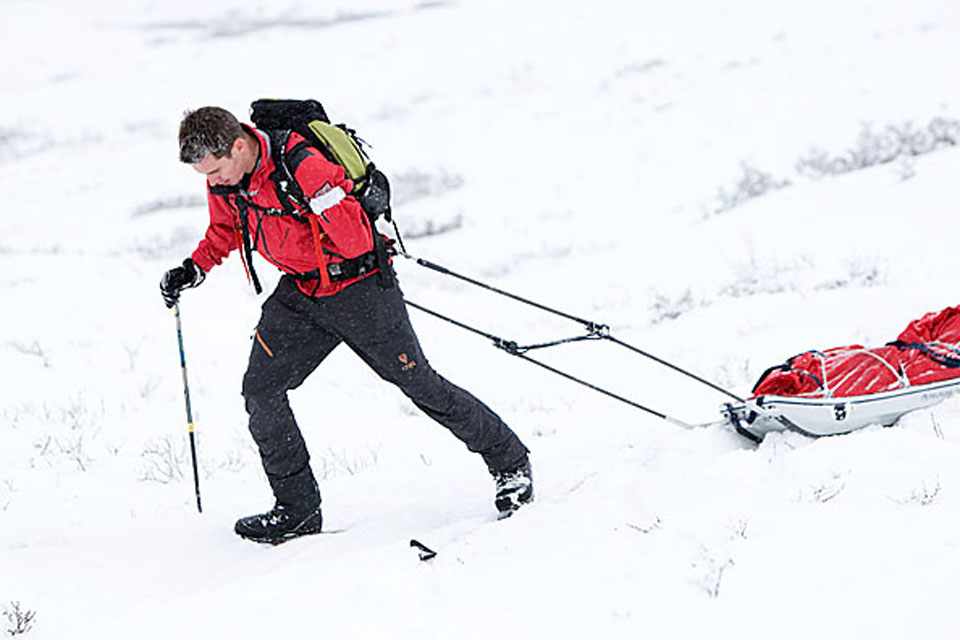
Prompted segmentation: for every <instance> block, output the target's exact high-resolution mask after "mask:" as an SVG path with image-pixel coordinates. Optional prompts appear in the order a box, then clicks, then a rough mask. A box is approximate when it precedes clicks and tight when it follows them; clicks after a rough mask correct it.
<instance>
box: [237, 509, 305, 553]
mask: <svg viewBox="0 0 960 640" xmlns="http://www.w3.org/2000/svg"><path fill="white" fill-rule="evenodd" d="M321 526H323V515H322V514H321V513H320V506H319V505H317V507H316V508H314V509H313V510H310V511H297V510H295V509H293V508H291V507H286V506H284V505H282V504H277V505H276V506H274V507H273V509H270V511H267V512H266V513H261V514H258V515H255V516H247V517H245V518H240V519H239V520H237V524H236V525H235V526H234V528H233V530H234V531H235V532H236V533H237V535H238V536H240V537H241V538H246V539H247V540H253V541H254V542H265V543H270V544H280V543H281V542H286V541H287V540H290V539H291V538H297V537H299V536H306V535H310V534H312V533H320V527H321Z"/></svg>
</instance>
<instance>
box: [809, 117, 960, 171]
mask: <svg viewBox="0 0 960 640" xmlns="http://www.w3.org/2000/svg"><path fill="white" fill-rule="evenodd" d="M958 141H960V121H958V120H952V119H947V118H934V119H933V120H931V121H930V123H929V124H927V126H925V127H917V126H916V125H915V124H913V123H911V122H906V123H903V124H899V125H888V126H887V127H885V128H883V129H881V130H879V131H875V130H874V129H873V127H872V126H871V125H869V124H865V125H863V128H862V129H861V131H860V135H859V136H857V140H856V142H855V143H854V145H853V146H852V147H850V148H848V149H846V150H845V151H842V152H840V153H839V154H835V155H832V154H830V153H829V152H827V151H824V150H823V149H819V148H813V149H811V150H810V151H809V152H808V153H807V155H805V156H803V157H801V158H800V160H798V161H797V171H798V172H799V173H800V174H801V175H805V176H807V177H811V178H822V177H824V176H836V175H841V174H844V173H850V172H853V171H858V170H860V169H866V168H868V167H873V166H877V165H880V164H886V163H889V162H893V161H894V160H897V159H899V158H904V157H913V156H920V155H923V154H926V153H930V152H932V151H936V150H937V149H942V148H944V147H951V146H956V145H957V143H958ZM912 174H913V169H912V167H908V168H907V169H906V170H905V171H902V172H901V177H902V178H903V179H907V178H908V177H912ZM904 175H906V176H907V178H904V177H903V176H904Z"/></svg>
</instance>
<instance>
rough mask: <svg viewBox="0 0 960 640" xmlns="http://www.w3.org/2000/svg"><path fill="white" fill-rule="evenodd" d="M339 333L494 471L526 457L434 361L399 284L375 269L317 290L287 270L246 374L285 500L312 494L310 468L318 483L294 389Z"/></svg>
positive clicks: (258, 431) (263, 443) (266, 458)
mask: <svg viewBox="0 0 960 640" xmlns="http://www.w3.org/2000/svg"><path fill="white" fill-rule="evenodd" d="M341 342H344V343H346V344H347V346H349V347H350V348H351V349H352V350H353V351H354V352H355V353H356V354H357V355H358V356H360V358H361V359H363V361H364V362H366V363H367V364H368V365H369V366H370V367H371V368H372V369H373V370H374V371H376V372H377V374H379V376H380V377H381V378H383V379H384V380H386V381H387V382H391V383H393V384H395V385H396V386H397V387H398V388H399V389H400V390H401V391H402V392H403V393H404V394H405V395H406V396H407V397H409V398H410V399H411V400H412V401H413V402H414V404H415V405H416V406H417V407H419V408H420V409H421V410H422V411H423V412H424V413H426V414H427V415H429V416H430V417H431V418H433V419H434V420H436V421H437V422H439V423H440V424H442V425H443V426H445V427H446V428H447V429H449V430H450V431H451V432H452V433H453V435H455V436H456V437H457V438H459V439H460V440H461V441H462V442H463V443H464V444H465V445H466V446H467V448H468V449H469V450H470V451H473V452H476V453H479V454H480V455H481V456H482V457H483V460H484V462H485V463H486V465H487V467H488V469H490V471H492V472H493V471H502V470H508V469H513V468H516V467H518V466H520V465H522V464H523V463H524V462H525V460H526V457H527V448H526V447H525V446H524V445H523V443H522V442H520V439H519V438H518V437H517V436H516V434H514V433H513V431H511V430H510V428H509V427H507V425H506V424H504V422H503V420H501V419H500V417H499V416H498V415H497V414H495V413H494V412H493V411H491V410H490V409H489V408H488V407H487V406H486V405H484V404H483V403H482V402H480V401H479V400H477V399H476V398H475V397H473V396H472V395H471V394H469V393H468V392H466V391H464V390H463V389H461V388H459V387H457V386H455V385H453V384H451V383H450V382H448V381H447V380H445V379H444V378H443V377H442V376H440V375H439V374H438V373H437V372H436V371H434V370H433V368H432V367H431V366H430V364H429V363H428V362H427V359H426V358H425V357H424V355H423V351H422V350H421V349H420V343H419V341H418V340H417V336H416V334H415V333H414V332H413V328H412V327H411V326H410V319H409V317H408V316H407V309H406V304H404V302H403V294H402V292H401V291H400V287H399V285H396V284H395V285H394V286H393V287H391V288H389V289H383V288H381V287H380V285H379V281H378V278H377V276H370V277H367V278H364V279H363V280H361V281H359V282H357V283H355V284H352V285H350V286H349V287H347V288H346V289H344V290H343V291H341V292H339V293H337V294H336V295H333V296H326V297H318V298H313V297H310V296H307V295H305V294H303V293H302V292H301V291H300V290H299V289H298V288H297V284H296V281H295V280H294V279H293V278H290V277H287V276H285V277H283V278H281V280H280V283H279V285H278V286H277V288H276V290H275V291H274V292H273V293H272V294H271V295H270V297H269V298H268V299H267V301H266V302H265V303H264V305H263V313H262V315H261V317H260V322H259V324H258V325H257V331H256V334H255V335H254V340H253V347H252V350H251V352H250V362H249V364H248V367H247V372H246V375H245V376H244V378H243V396H244V400H245V401H246V408H247V412H248V413H249V414H250V433H251V434H252V435H253V438H254V440H255V441H256V443H257V446H258V447H259V449H260V456H261V458H262V460H263V468H264V471H266V474H267V478H268V479H269V480H270V483H271V486H272V487H273V489H274V493H275V494H277V498H278V500H280V501H281V502H300V501H302V500H310V499H311V498H309V497H306V496H298V495H297V494H298V493H303V492H304V491H306V489H305V488H304V486H303V483H304V481H303V478H304V477H308V478H309V482H310V483H311V484H312V483H313V475H312V473H311V472H310V469H309V454H308V453H307V448H306V445H305V444H304V441H303V436H302V434H301V433H300V428H299V427H298V426H297V422H296V420H295V418H294V416H293V412H292V411H291V410H290V404H289V402H288V400H287V391H289V390H290V389H295V388H297V387H298V386H300V385H301V384H302V383H303V381H304V380H305V379H306V377H307V376H308V375H310V373H311V372H313V371H314V369H316V368H317V366H319V364H320V363H321V362H323V360H324V358H326V357H327V355H329V354H330V352H331V351H333V349H334V348H335V347H336V346H337V345H339V344H340V343H341ZM356 400H357V402H362V401H363V398H357V399H356ZM314 486H315V485H314ZM291 492H292V494H291V495H280V494H283V493H291ZM316 499H317V500H318V499H319V496H317V498H316Z"/></svg>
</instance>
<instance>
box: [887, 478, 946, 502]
mask: <svg viewBox="0 0 960 640" xmlns="http://www.w3.org/2000/svg"><path fill="white" fill-rule="evenodd" d="M941 490H942V487H941V486H940V479H939V478H937V480H936V481H934V482H933V484H927V482H926V480H924V481H922V482H921V483H920V485H919V486H916V487H914V488H913V489H912V490H911V491H910V493H909V494H907V495H906V496H904V497H902V498H891V500H893V501H894V502H897V503H899V504H917V505H920V506H921V507H927V506H930V505H931V504H933V503H934V502H936V501H937V498H939V497H940V491H941Z"/></svg>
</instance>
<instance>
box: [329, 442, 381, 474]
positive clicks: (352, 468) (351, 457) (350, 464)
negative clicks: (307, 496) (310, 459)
mask: <svg viewBox="0 0 960 640" xmlns="http://www.w3.org/2000/svg"><path fill="white" fill-rule="evenodd" d="M379 460H380V447H379V446H377V447H373V446H368V447H367V448H366V450H365V451H353V452H348V451H346V450H341V451H337V450H335V449H332V448H328V449H327V450H326V452H324V453H323V454H322V455H321V456H320V462H319V464H317V463H314V465H315V466H314V469H315V471H317V472H318V475H319V476H320V479H322V480H325V479H328V478H332V477H335V476H338V475H341V474H343V473H346V474H347V475H351V476H355V475H357V474H358V473H361V472H363V471H365V470H367V469H371V468H373V467H375V466H376V465H377V462H378V461H379Z"/></svg>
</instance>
